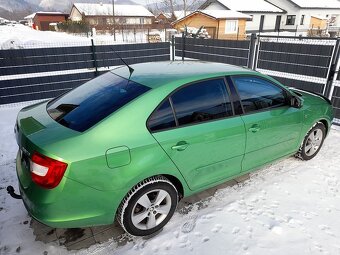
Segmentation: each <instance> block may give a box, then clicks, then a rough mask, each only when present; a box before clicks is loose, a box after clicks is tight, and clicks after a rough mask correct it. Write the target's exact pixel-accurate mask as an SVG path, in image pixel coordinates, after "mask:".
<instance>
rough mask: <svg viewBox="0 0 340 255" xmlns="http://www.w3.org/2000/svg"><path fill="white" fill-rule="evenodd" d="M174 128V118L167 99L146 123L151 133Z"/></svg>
mask: <svg viewBox="0 0 340 255" xmlns="http://www.w3.org/2000/svg"><path fill="white" fill-rule="evenodd" d="M175 126H176V122H175V117H174V114H173V112H172V108H171V105H170V102H169V99H167V100H166V101H164V102H163V103H162V104H161V105H160V106H159V107H158V108H157V109H156V111H154V113H153V114H152V115H151V117H150V118H149V121H148V127H149V129H150V130H151V131H153V132H155V131H160V130H163V129H168V128H172V127H175Z"/></svg>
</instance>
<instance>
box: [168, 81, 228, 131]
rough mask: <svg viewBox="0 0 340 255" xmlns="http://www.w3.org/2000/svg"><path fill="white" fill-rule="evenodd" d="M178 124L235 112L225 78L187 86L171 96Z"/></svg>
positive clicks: (210, 118) (200, 120) (220, 116)
mask: <svg viewBox="0 0 340 255" xmlns="http://www.w3.org/2000/svg"><path fill="white" fill-rule="evenodd" d="M171 99H172V102H173V106H174V109H175V114H176V117H177V120H178V125H179V126H181V125H187V124H191V123H197V122H204V121H209V120H213V119H219V118H224V117H227V116H231V115H232V114H233V112H232V108H231V103H230V99H229V96H228V93H227V90H226V85H225V83H224V80H223V79H217V80H207V81H202V82H198V83H195V84H192V85H189V86H186V87H184V88H182V89H180V90H178V91H177V92H175V93H174V94H173V95H172V96H171Z"/></svg>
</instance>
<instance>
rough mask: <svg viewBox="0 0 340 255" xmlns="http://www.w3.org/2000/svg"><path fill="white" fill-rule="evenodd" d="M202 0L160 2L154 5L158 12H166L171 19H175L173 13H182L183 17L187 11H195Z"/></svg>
mask: <svg viewBox="0 0 340 255" xmlns="http://www.w3.org/2000/svg"><path fill="white" fill-rule="evenodd" d="M203 1H204V0H162V1H160V2H159V3H156V7H157V9H158V10H159V11H160V12H167V13H170V14H171V16H172V17H171V19H176V18H178V17H176V16H175V11H176V10H178V11H183V14H184V16H186V15H187V14H188V11H194V10H196V9H197V8H198V7H199V6H200V5H201V4H202V3H203Z"/></svg>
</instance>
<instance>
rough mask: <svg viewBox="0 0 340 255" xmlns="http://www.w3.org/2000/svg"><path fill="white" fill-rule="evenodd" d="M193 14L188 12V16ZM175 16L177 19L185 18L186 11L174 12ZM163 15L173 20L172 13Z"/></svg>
mask: <svg viewBox="0 0 340 255" xmlns="http://www.w3.org/2000/svg"><path fill="white" fill-rule="evenodd" d="M191 13H192V11H186V15H189V14H191ZM174 14H175V17H176V19H181V18H183V17H185V15H184V11H174ZM163 15H164V16H165V17H166V18H168V19H171V16H172V14H171V13H170V12H163Z"/></svg>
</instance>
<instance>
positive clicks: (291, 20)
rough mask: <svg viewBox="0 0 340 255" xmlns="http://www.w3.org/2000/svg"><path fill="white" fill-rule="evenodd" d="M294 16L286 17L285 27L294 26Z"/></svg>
mask: <svg viewBox="0 0 340 255" xmlns="http://www.w3.org/2000/svg"><path fill="white" fill-rule="evenodd" d="M295 18H296V15H287V20H286V25H295Z"/></svg>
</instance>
